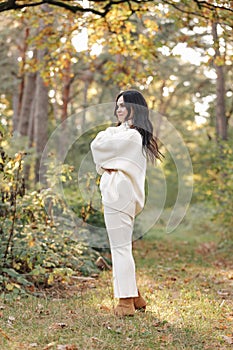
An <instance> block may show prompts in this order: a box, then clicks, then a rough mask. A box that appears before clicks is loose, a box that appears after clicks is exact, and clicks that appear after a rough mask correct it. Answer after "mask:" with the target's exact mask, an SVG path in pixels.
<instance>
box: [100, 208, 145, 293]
mask: <svg viewBox="0 0 233 350" xmlns="http://www.w3.org/2000/svg"><path fill="white" fill-rule="evenodd" d="M104 218H105V224H106V228H107V232H108V237H109V242H110V249H111V255H112V265H113V288H114V296H115V297H116V298H128V297H136V296H138V290H137V284H136V274H135V263H134V258H133V254H132V233H133V225H134V219H133V218H132V217H131V216H129V215H127V214H125V213H123V212H119V211H116V210H114V209H111V208H108V207H105V208H104Z"/></svg>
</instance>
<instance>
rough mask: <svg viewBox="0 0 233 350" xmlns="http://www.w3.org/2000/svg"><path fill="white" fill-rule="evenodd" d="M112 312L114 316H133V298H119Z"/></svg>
mask: <svg viewBox="0 0 233 350" xmlns="http://www.w3.org/2000/svg"><path fill="white" fill-rule="evenodd" d="M114 313H115V315H116V316H133V315H134V313H135V307H134V298H120V300H119V303H118V305H117V307H116V308H115V309H114Z"/></svg>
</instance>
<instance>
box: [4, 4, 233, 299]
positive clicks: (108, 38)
mask: <svg viewBox="0 0 233 350" xmlns="http://www.w3.org/2000/svg"><path fill="white" fill-rule="evenodd" d="M0 11H1V15H0V16H1V24H0V26H1V37H0V40H1V42H0V45H1V52H0V80H1V91H0V93H1V103H0V118H1V125H0V135H1V136H0V137H1V158H0V177H1V185H0V186H1V200H0V216H1V227H0V238H1V246H0V272H1V274H0V283H1V291H2V292H3V295H4V297H6V295H8V294H9V293H10V295H11V296H12V295H14V296H17V295H19V294H23V293H31V292H32V293H36V290H37V288H38V287H40V286H43V287H48V286H51V285H53V283H55V281H56V280H57V279H59V280H63V279H66V278H68V277H69V276H72V275H73V274H74V273H77V271H78V272H79V273H81V274H85V275H90V274H93V273H94V272H97V270H96V265H95V260H96V258H97V257H98V256H99V254H100V253H103V252H104V251H105V250H106V249H107V248H106V247H105V243H104V240H105V238H103V237H104V234H103V232H102V230H103V217H102V212H101V210H96V208H95V206H94V204H93V203H95V201H96V200H97V199H96V198H97V197H98V196H99V194H98V187H97V185H98V181H99V178H98V177H97V178H96V174H95V173H94V172H92V171H89V169H87V171H83V172H82V174H81V177H80V173H79V170H80V166H81V164H82V161H83V159H84V158H85V157H86V155H87V154H88V152H89V144H90V141H91V139H93V137H94V136H95V134H96V132H97V131H98V130H100V129H102V128H103V124H105V126H106V124H109V123H110V121H111V117H112V116H111V113H112V112H111V108H110V107H112V106H113V104H112V103H113V102H114V100H115V97H116V95H117V93H118V92H119V91H120V90H125V89H128V88H135V89H138V90H140V91H141V92H142V93H143V95H144V96H145V98H146V100H147V101H148V104H149V108H150V110H151V111H155V113H156V115H158V116H162V117H161V118H160V117H158V119H156V120H157V124H156V132H157V136H158V138H159V137H160V132H161V130H162V121H163V117H164V118H165V119H166V120H167V121H168V122H169V125H172V126H173V128H174V130H176V132H179V135H181V139H182V142H183V144H184V145H185V147H186V149H187V150H188V152H189V154H190V157H191V160H192V167H193V173H192V174H191V175H193V176H192V178H193V180H194V187H193V193H192V199H191V203H190V207H189V212H191V214H192V220H193V221H192V222H193V223H195V225H196V223H199V224H200V225H199V226H200V230H208V231H211V232H212V233H213V235H215V236H216V237H218V242H219V245H221V246H224V245H226V246H229V245H231V244H232V243H231V242H232V226H233V220H232V211H233V201H232V196H233V152H232V146H233V141H232V133H233V119H232V113H233V99H232V95H233V90H232V86H233V84H232V72H233V70H232V57H233V56H232V54H233V42H232V24H233V10H232V7H231V1H217V2H214V1H197V0H192V1H186V0H170V1H165V0H164V1H154V0H151V1H150V0H147V1H146V0H145V1H143V0H142V1H137V0H135V1H125V0H115V1H110V0H108V1H52V0H51V1H30V0H28V1H0ZM103 106H104V107H103ZM109 108H110V109H109ZM106 110H107V112H108V113H107V114H106ZM103 112H104V113H105V114H104V115H103ZM72 116H74V117H72ZM165 119H164V120H165ZM93 125H97V127H95V128H93ZM56 130H59V132H58V134H55V136H56V137H54V131H56ZM175 135H176V134H175ZM73 137H74V138H76V142H73V143H72V145H71V144H70V143H69V142H70V138H71V139H73ZM54 138H55V141H54ZM51 139H52V140H53V141H54V142H52V143H51V145H50V146H51V148H49V152H47V153H46V163H43V164H41V157H42V154H43V152H44V150H45V147H46V144H47V142H48V141H49V140H51ZM67 142H68V144H67ZM173 142H174V139H173V141H169V140H167V142H166V143H162V142H161V145H160V146H161V151H162V152H163V153H164V155H165V159H164V161H163V162H162V164H161V165H160V167H161V169H162V173H163V174H164V176H165V179H166V186H167V188H166V189H167V195H166V198H165V203H164V213H165V214H164V216H163V215H162V216H161V217H160V218H159V219H158V220H157V222H156V224H155V228H156V227H158V229H159V230H164V231H165V226H166V211H169V210H170V209H171V208H173V207H174V205H175V202H176V198H177V193H178V183H179V178H178V177H179V175H178V173H177V167H176V165H177V164H176V163H175V161H174V159H173V158H172V151H171V147H172V148H173V146H174V147H176V146H177V145H176V143H173ZM70 146H72V147H70ZM67 147H68V148H69V150H68V152H67V153H64V152H65V151H64V150H67ZM64 154H65V157H64ZM179 157H180V158H181V159H182V157H183V154H179ZM150 171H151V172H152V174H154V173H153V171H155V172H156V168H155V170H150V169H149V172H150ZM160 173H161V171H160ZM186 175H187V174H186ZM189 175H190V174H189ZM152 178H153V181H154V186H155V188H157V187H158V185H159V183H160V182H159V181H160V179H159V178H156V176H155V177H153V176H152ZM186 181H187V182H189V181H190V179H186ZM80 183H81V184H82V189H83V191H84V192H85V196H83V194H82V193H81V191H80ZM156 185H157V187H156ZM57 186H58V187H59V186H60V187H59V190H57ZM187 186H189V185H187ZM60 188H62V191H61V190H60ZM154 193H155V194H154V195H155V197H156V191H154ZM156 199H158V200H159V197H158V198H157V197H156ZM71 216H72V218H73V217H77V218H79V219H80V220H78V223H77V221H75V220H76V218H75V219H74V221H73V219H72V220H71ZM61 218H62V219H61ZM184 222H185V219H184ZM90 225H92V226H90ZM90 227H95V228H97V229H96V230H95V232H94V233H93V232H92V230H91V228H90ZM140 229H141V228H140V222H139V223H138V232H139V235H140ZM196 229H197V227H196ZM190 230H192V226H190Z"/></svg>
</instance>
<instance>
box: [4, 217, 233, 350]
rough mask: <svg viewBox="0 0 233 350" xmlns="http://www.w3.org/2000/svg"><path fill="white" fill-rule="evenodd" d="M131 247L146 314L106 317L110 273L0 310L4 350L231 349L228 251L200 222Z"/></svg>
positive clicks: (156, 232)
mask: <svg viewBox="0 0 233 350" xmlns="http://www.w3.org/2000/svg"><path fill="white" fill-rule="evenodd" d="M189 224H190V222H188V223H187V222H184V224H182V225H181V226H180V227H179V229H177V231H176V232H175V233H173V234H170V235H166V234H164V233H163V231H162V229H159V228H157V229H156V228H155V229H152V230H151V231H150V232H149V233H148V234H147V235H146V236H144V237H143V239H141V240H138V241H137V242H135V244H134V252H135V254H134V255H135V260H136V265H137V277H138V284H139V286H140V289H141V292H142V294H143V295H144V296H145V297H146V299H147V301H148V308H147V312H146V313H145V314H143V313H136V314H135V316H134V317H128V318H124V319H119V318H117V317H115V316H114V315H113V314H112V313H111V311H110V310H111V308H112V306H113V304H114V303H116V301H115V300H114V299H113V297H112V285H111V272H109V271H105V272H102V273H101V275H100V276H99V278H95V279H92V280H87V281H86V282H80V281H77V280H72V281H71V282H70V283H67V282H66V283H60V284H59V285H58V286H56V288H52V289H51V290H48V291H44V292H43V296H41V297H37V298H36V297H33V296H30V297H26V298H25V297H24V298H18V299H17V300H14V301H13V300H9V301H5V302H4V301H3V300H2V301H1V302H0V349H1V350H6V349H7V350H8V349H10V350H16V349H17V350H19V349H23V350H25V349H36V350H43V349H44V350H47V349H52V350H55V349H56V350H75V349H85V350H86V349H87V350H88V349H96V350H97V349H98V350H102V349H105V350H111V349H114V350H118V349H119V350H121V349H134V350H137V349H138V350H139V349H140V350H141V349H143V350H156V349H168V350H170V349H171V350H173V349H177V350H182V349H196V350H198V349H200V350H203V349H210V350H215V349H221V350H223V349H232V344H233V298H232V297H233V288H232V285H233V271H232V267H233V257H232V249H231V248H232V246H231V244H230V242H228V241H223V242H222V241H221V239H220V235H219V234H218V233H219V232H217V231H216V232H214V234H213V231H211V230H212V229H211V228H210V227H209V226H208V225H207V226H208V227H207V226H205V225H206V224H205V223H203V222H201V221H200V220H198V221H197V222H196V224H193V225H192V231H191V230H190V225H189Z"/></svg>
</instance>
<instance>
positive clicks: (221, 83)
mask: <svg viewBox="0 0 233 350" xmlns="http://www.w3.org/2000/svg"><path fill="white" fill-rule="evenodd" d="M212 36H213V40H214V49H215V62H214V67H215V71H216V74H217V79H216V110H215V111H216V134H217V138H218V139H221V140H226V139H227V118H226V106H225V77H224V69H223V64H222V62H221V54H220V50H219V38H218V32H217V23H216V22H213V23H212Z"/></svg>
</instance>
